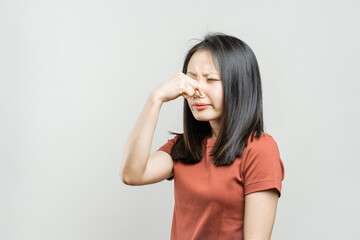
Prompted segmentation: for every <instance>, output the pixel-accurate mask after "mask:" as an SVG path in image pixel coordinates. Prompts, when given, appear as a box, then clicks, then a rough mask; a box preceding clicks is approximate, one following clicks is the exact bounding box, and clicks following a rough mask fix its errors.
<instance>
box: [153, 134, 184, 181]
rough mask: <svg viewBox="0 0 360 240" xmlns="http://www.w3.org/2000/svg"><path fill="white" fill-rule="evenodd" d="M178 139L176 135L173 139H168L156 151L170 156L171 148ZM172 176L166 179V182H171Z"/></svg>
mask: <svg viewBox="0 0 360 240" xmlns="http://www.w3.org/2000/svg"><path fill="white" fill-rule="evenodd" d="M178 138H179V135H176V136H175V137H174V138H172V139H169V140H168V141H167V142H166V143H165V144H164V145H162V146H161V147H160V148H159V149H158V150H157V151H163V152H166V153H167V154H169V155H170V156H171V149H172V147H173V145H174V144H175V142H176V141H177V139H178ZM173 179H174V176H172V177H170V178H167V179H166V180H169V181H171V180H173Z"/></svg>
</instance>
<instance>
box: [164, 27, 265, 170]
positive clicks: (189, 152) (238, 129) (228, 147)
mask: <svg viewBox="0 0 360 240" xmlns="http://www.w3.org/2000/svg"><path fill="white" fill-rule="evenodd" d="M198 50H208V51H210V52H211V55H212V57H213V60H214V62H215V63H216V65H217V67H218V70H220V75H221V79H222V83H223V92H224V95H223V108H222V109H223V111H222V114H221V117H220V126H221V127H220V132H219V135H218V137H217V139H216V142H215V145H214V147H213V149H212V151H211V153H210V156H212V157H213V160H212V161H213V163H214V165H215V166H224V165H230V164H232V163H233V162H234V160H235V158H236V157H241V155H242V152H243V149H244V148H245V147H246V145H247V140H248V138H249V137H250V135H251V141H252V140H253V137H254V135H255V137H256V138H259V137H260V136H261V133H262V132H263V106H262V90H261V79H260V72H259V67H258V63H257V60H256V57H255V54H254V52H253V51H252V50H251V48H250V47H249V46H248V45H247V44H246V43H245V42H243V41H241V40H240V39H238V38H236V37H234V36H230V35H226V34H223V33H208V34H206V36H205V37H204V40H202V41H201V42H199V43H198V44H196V45H195V46H193V47H192V48H191V49H190V50H189V51H188V52H187V54H186V57H185V61H184V65H183V70H182V72H183V73H184V74H186V72H187V67H188V64H189V61H190V58H191V57H192V55H193V54H194V53H195V52H196V51H198ZM183 121H184V122H183V124H184V133H183V134H179V133H174V132H170V133H172V134H177V135H179V138H178V141H176V143H175V144H174V146H173V148H172V150H171V156H172V158H173V159H174V160H175V161H177V160H180V161H181V162H182V163H184V164H196V163H198V162H200V161H201V159H202V157H203V156H202V155H203V150H202V147H203V146H202V141H203V139H204V138H205V137H206V136H208V135H209V134H210V133H211V126H210V123H209V122H208V121H198V120H196V119H195V118H194V116H193V114H192V112H191V109H190V108H189V106H188V103H187V100H186V99H184V120H183Z"/></svg>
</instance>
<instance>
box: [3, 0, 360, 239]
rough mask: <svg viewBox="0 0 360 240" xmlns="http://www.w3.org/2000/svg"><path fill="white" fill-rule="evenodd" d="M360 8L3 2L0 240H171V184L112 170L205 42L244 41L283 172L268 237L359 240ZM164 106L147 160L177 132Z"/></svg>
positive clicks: (175, 106) (174, 113)
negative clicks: (158, 94)
mask: <svg viewBox="0 0 360 240" xmlns="http://www.w3.org/2000/svg"><path fill="white" fill-rule="evenodd" d="M359 12H360V3H359V1H304V0H303V1H209V0H207V1H165V0H163V1H145V0H144V1H115V0H112V1H107V0H105V1H104V0H94V1H85V0H71V1H70V0H65V1H39V0H34V1H19V0H11V1H10V0H0V239H4V240H5V239H6V240H20V239H27V240H39V239H40V240H48V239H51V240H53V239H54V240H57V239H59V240H60V239H61V240H63V239H67V240H78V239H84V240H85V239H86V240H95V239H107V240H112V239H113V240H115V239H117V240H118V239H169V238H170V231H171V221H172V214H173V204H174V192H173V190H174V189H173V182H169V181H166V180H165V181H162V182H160V183H157V184H151V185H145V186H136V187H134V186H127V185H125V184H124V183H122V181H121V180H120V177H119V168H120V164H121V161H122V154H123V150H124V146H125V142H126V139H127V136H128V134H129V132H130V130H131V128H132V127H133V124H134V123H135V121H136V119H137V117H138V115H139V113H140V111H141V109H142V107H143V105H144V103H145V100H146V98H147V97H148V95H149V93H150V92H151V91H152V90H153V89H154V88H156V87H157V86H159V85H160V84H161V83H163V82H164V81H167V80H168V79H170V78H171V77H172V76H174V75H175V74H176V73H177V72H180V71H181V69H182V64H183V60H184V57H185V53H186V51H187V50H188V49H189V48H190V47H191V46H193V45H194V44H196V43H197V42H198V41H197V40H192V39H193V38H198V39H202V37H203V36H204V35H205V34H206V33H207V32H223V33H226V34H230V35H234V36H236V37H238V38H240V39H241V40H243V41H245V42H246V43H247V44H248V45H249V46H250V47H251V48H252V49H253V51H254V52H255V54H256V56H257V59H258V62H259V66H260V72H261V77H262V85H263V103H264V122H265V132H267V133H268V134H270V135H271V136H273V138H274V139H275V141H276V142H277V143H278V147H279V150H280V156H281V158H282V160H283V163H284V165H285V179H284V181H283V189H282V196H281V198H280V199H279V203H278V209H277V215H276V220H275V225H274V229H273V234H272V239H278V240H289V239H291V240H304V239H316V240H317V239H328V240H330V239H331V240H332V239H334V240H335V239H358V237H359V235H360V230H359V229H360V228H359V227H360V226H359V222H358V216H359V215H360V208H359V206H358V204H359V202H360V194H359V182H360V177H359V174H358V173H359V170H360V164H359V156H358V152H357V150H359V149H360V129H359V123H360V107H359V102H360V101H359V100H360V97H359V95H360V94H359V89H360V88H359V87H360V83H359V80H360V72H359V60H360V59H359V58H360V57H359V56H360V46H359V42H360V33H359V32H360V31H359V29H360V14H359ZM182 104H183V98H182V97H179V98H178V99H176V100H175V101H172V102H169V103H166V104H164V105H163V107H162V109H161V112H160V116H159V121H158V125H157V128H156V132H155V135H154V139H153V145H152V151H155V150H156V149H158V148H159V147H160V146H162V145H163V144H164V143H166V141H167V139H170V138H172V137H173V136H172V135H169V134H168V132H167V131H168V130H171V131H180V132H181V131H182Z"/></svg>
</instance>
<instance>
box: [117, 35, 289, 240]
mask: <svg viewBox="0 0 360 240" xmlns="http://www.w3.org/2000/svg"><path fill="white" fill-rule="evenodd" d="M179 96H182V97H184V133H183V134H177V135H176V136H175V137H174V138H172V139H170V140H168V142H167V143H166V144H164V145H163V146H162V147H160V148H159V149H158V150H157V151H156V152H154V153H151V154H150V148H151V142H152V139H153V135H154V131H155V128H156V124H157V120H158V116H159V112H160V108H161V106H162V104H163V103H165V102H168V101H171V100H174V99H176V98H178V97H179ZM120 176H122V180H123V182H124V183H126V184H128V185H145V184H152V183H156V182H160V181H162V180H164V179H167V180H169V181H171V180H172V179H175V181H174V191H175V206H174V212H173V222H172V229H171V239H186V240H188V239H246V240H249V239H270V237H271V232H272V228H273V224H274V221H275V215H276V208H277V202H278V198H279V197H280V196H281V182H282V180H283V179H284V165H283V163H282V160H281V159H280V153H279V150H278V146H277V144H276V142H275V140H274V139H273V138H272V137H271V136H270V135H269V134H267V133H264V129H263V110H262V90H261V80H260V73H259V68H258V64H257V60H256V57H255V54H254V53H253V51H252V50H251V49H250V47H249V46H248V45H247V44H246V43H244V42H243V41H241V40H239V39H238V38H236V37H233V36H229V35H225V34H221V33H216V34H208V35H207V36H206V37H205V39H204V40H203V41H201V42H200V43H198V44H196V45H195V46H194V47H192V48H191V49H190V50H189V52H188V53H187V56H186V58H185V61H184V65H183V71H182V73H178V74H176V75H175V76H174V77H172V78H171V79H170V80H168V81H166V82H164V83H163V84H161V85H160V86H159V87H157V88H156V89H154V90H153V91H152V92H151V94H150V95H149V97H148V99H147V102H146V104H145V106H144V108H143V110H142V112H141V114H140V116H139V118H138V119H137V121H136V123H135V126H134V127H133V129H132V131H131V133H130V135H129V137H128V140H127V143H126V146H125V152H124V156H123V162H122V166H121V169H120Z"/></svg>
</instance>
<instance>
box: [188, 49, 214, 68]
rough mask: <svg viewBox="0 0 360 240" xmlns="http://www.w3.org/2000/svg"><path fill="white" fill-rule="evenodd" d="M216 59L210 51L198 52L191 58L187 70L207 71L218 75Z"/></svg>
mask: <svg viewBox="0 0 360 240" xmlns="http://www.w3.org/2000/svg"><path fill="white" fill-rule="evenodd" d="M214 60H215V59H214V58H213V56H212V54H211V52H210V51H208V50H198V51H196V52H195V53H194V54H193V55H192V56H191V58H190V61H189V63H188V67H187V70H188V71H191V72H194V71H207V72H214V73H217V72H218V70H217V68H216V64H215V61H214Z"/></svg>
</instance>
